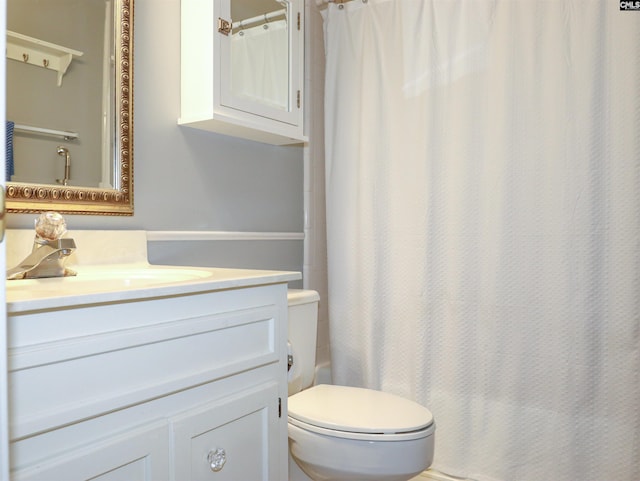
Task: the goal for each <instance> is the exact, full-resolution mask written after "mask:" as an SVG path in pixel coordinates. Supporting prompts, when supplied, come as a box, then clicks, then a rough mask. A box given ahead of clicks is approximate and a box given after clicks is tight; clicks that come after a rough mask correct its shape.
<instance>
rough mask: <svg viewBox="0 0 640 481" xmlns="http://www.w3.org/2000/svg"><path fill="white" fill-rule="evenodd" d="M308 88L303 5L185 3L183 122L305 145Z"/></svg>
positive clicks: (249, 0)
mask: <svg viewBox="0 0 640 481" xmlns="http://www.w3.org/2000/svg"><path fill="white" fill-rule="evenodd" d="M303 84H304V2H303V0H282V1H279V2H276V1H274V0H182V2H181V117H180V119H179V120H178V123H179V124H180V125H184V126H188V127H193V128H197V129H202V130H208V131H212V132H217V133H221V134H225V135H232V136H236V137H242V138H247V139H250V140H256V141H259V142H265V143H269V144H276V145H285V144H296V143H301V142H304V141H306V140H307V137H306V136H305V135H304V125H303V119H304V113H303V109H304V105H303V103H304V93H303V91H302V87H303Z"/></svg>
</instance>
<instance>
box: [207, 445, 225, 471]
mask: <svg viewBox="0 0 640 481" xmlns="http://www.w3.org/2000/svg"><path fill="white" fill-rule="evenodd" d="M207 461H209V466H210V467H211V471H213V472H214V473H217V472H218V471H220V470H221V469H222V468H224V463H226V462H227V453H226V452H225V450H224V449H222V448H215V449H212V450H211V451H209V454H208V455H207Z"/></svg>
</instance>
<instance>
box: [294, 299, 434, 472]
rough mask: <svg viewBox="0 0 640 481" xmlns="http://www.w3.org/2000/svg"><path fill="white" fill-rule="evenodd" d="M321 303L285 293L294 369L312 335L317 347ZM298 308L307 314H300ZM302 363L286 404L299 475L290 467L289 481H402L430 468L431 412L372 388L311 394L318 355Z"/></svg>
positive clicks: (328, 388)
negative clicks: (311, 371) (311, 370)
mask: <svg viewBox="0 0 640 481" xmlns="http://www.w3.org/2000/svg"><path fill="white" fill-rule="evenodd" d="M318 300H319V297H318V295H317V293H315V292H314V291H299V290H298V291H290V293H289V327H290V330H289V342H290V345H291V348H292V351H291V352H293V353H294V355H293V366H294V367H295V363H296V358H297V357H298V354H297V349H296V346H297V345H299V343H301V344H300V345H302V344H304V343H306V344H304V345H305V346H306V347H307V348H308V346H309V345H311V344H310V343H309V336H313V343H312V345H313V346H315V336H316V324H317V303H318ZM303 305H306V306H312V308H306V309H304V310H303V309H301V307H300V306H303ZM311 317H313V319H311ZM299 337H302V338H304V339H298V338H299ZM300 357H301V358H304V359H300V364H302V366H300V365H299V366H298V369H297V370H294V371H293V375H290V379H289V387H290V389H289V399H288V433H289V455H290V458H291V459H292V460H293V461H294V462H295V465H297V466H299V468H300V469H296V468H297V466H295V465H294V464H293V463H291V462H290V463H289V464H290V477H289V481H306V480H312V481H407V480H410V479H411V478H413V477H414V476H416V475H417V474H419V473H421V472H422V471H424V470H425V469H427V468H428V467H429V466H430V465H431V462H432V461H433V452H434V438H435V423H434V420H433V416H432V414H431V412H430V411H429V410H428V409H426V408H425V407H423V406H421V405H419V404H418V403H415V402H413V401H410V400H407V399H404V398H402V397H399V396H395V395H392V394H389V393H385V392H382V391H376V390H372V389H363V388H356V387H349V386H334V385H326V384H320V385H317V386H312V387H310V384H311V381H312V377H313V376H312V375H311V377H309V372H308V370H309V368H310V367H313V366H314V365H315V350H313V354H310V353H309V351H308V350H305V351H304V354H303V353H300ZM310 357H313V359H312V360H311V359H310ZM303 371H304V373H303ZM301 377H304V379H305V381H301V380H300V379H301ZM292 386H293V389H292Z"/></svg>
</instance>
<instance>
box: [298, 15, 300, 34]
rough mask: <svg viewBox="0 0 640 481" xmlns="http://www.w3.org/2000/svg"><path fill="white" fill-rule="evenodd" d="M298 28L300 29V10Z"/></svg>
mask: <svg viewBox="0 0 640 481" xmlns="http://www.w3.org/2000/svg"><path fill="white" fill-rule="evenodd" d="M298 30H300V12H298Z"/></svg>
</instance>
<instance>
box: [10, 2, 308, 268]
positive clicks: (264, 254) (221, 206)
mask: <svg viewBox="0 0 640 481" xmlns="http://www.w3.org/2000/svg"><path fill="white" fill-rule="evenodd" d="M134 15H135V18H134V28H135V30H134V35H135V46H134V76H135V77H134V182H135V187H134V202H135V215H134V216H133V217H106V216H82V215H68V216H66V218H67V224H68V227H69V230H70V231H72V230H73V229H144V230H150V231H157V230H169V231H181V230H185V231H192V230H197V231H251V232H260V231H266V232H302V231H303V149H302V147H300V146H294V147H275V146H269V145H264V144H260V143H256V142H251V141H246V140H241V139H236V138H232V137H227V136H223V135H217V134H212V133H208V132H202V131H197V130H193V129H188V128H184V127H178V126H177V124H176V120H177V118H178V117H179V115H180V0H135V10H134ZM34 217H35V216H34V215H32V214H9V215H8V220H7V221H8V227H10V228H31V227H32V226H33V219H34ZM302 244H303V242H302V240H299V241H291V240H284V241H278V240H268V241H246V242H241V243H233V244H229V243H228V242H221V241H188V242H187V241H177V242H176V241H172V242H158V243H152V244H151V245H150V246H149V255H150V258H151V261H152V262H157V263H159V262H163V263H175V264H180V263H191V262H197V263H199V264H201V265H217V264H220V263H222V262H224V263H225V264H226V265H234V266H238V267H256V268H273V269H287V270H302V262H303V259H302ZM79 248H81V246H79Z"/></svg>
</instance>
